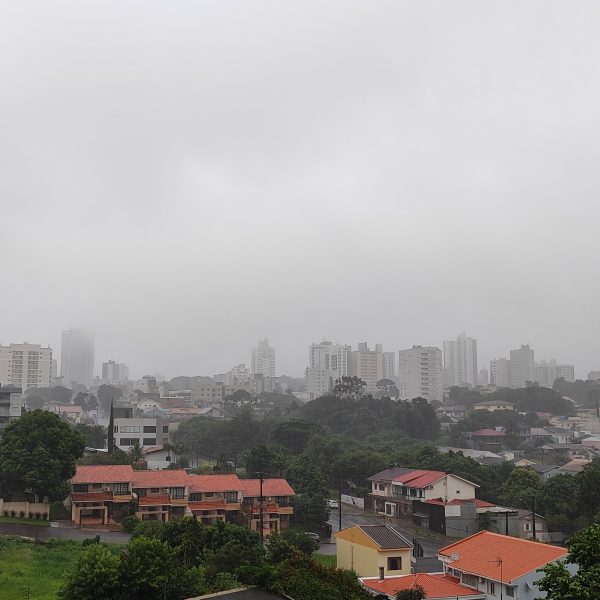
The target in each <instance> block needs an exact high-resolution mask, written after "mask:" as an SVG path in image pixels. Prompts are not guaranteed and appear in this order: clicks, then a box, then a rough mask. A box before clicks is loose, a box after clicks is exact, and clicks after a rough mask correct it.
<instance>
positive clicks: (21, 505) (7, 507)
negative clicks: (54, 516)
mask: <svg viewBox="0 0 600 600" xmlns="http://www.w3.org/2000/svg"><path fill="white" fill-rule="evenodd" d="M13 510H14V511H15V516H16V517H20V516H21V511H23V512H24V513H25V518H26V519H28V518H29V515H34V516H35V513H41V514H42V515H46V519H48V518H49V515H50V505H49V504H45V503H44V502H6V501H5V500H2V498H0V515H2V516H4V513H5V512H8V516H9V517H10V516H12V515H11V511H13Z"/></svg>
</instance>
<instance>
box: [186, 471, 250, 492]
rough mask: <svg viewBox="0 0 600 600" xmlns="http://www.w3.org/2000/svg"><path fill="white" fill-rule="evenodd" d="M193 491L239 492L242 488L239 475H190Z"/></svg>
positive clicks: (191, 489)
mask: <svg viewBox="0 0 600 600" xmlns="http://www.w3.org/2000/svg"><path fill="white" fill-rule="evenodd" d="M188 477H189V479H188V485H189V487H190V492H191V493H202V492H237V491H239V490H240V489H241V486H240V482H241V480H240V478H239V477H238V476H237V475H189V476H188Z"/></svg>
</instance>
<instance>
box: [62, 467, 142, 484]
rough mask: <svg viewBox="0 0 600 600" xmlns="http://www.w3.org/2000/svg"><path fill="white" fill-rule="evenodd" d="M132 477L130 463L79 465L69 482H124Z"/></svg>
mask: <svg viewBox="0 0 600 600" xmlns="http://www.w3.org/2000/svg"><path fill="white" fill-rule="evenodd" d="M132 479H133V469H132V468H131V465H79V466H78V467H77V471H76V473H75V477H73V479H71V483H125V482H127V481H131V480H132Z"/></svg>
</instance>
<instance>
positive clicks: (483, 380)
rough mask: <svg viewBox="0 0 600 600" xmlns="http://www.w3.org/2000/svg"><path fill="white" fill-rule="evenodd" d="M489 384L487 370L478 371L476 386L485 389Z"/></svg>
mask: <svg viewBox="0 0 600 600" xmlns="http://www.w3.org/2000/svg"><path fill="white" fill-rule="evenodd" d="M489 383H490V373H489V371H488V370H487V369H480V371H479V377H478V378H477V384H478V385H481V386H483V387H485V386H486V385H489Z"/></svg>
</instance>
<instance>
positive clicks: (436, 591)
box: [360, 573, 485, 600]
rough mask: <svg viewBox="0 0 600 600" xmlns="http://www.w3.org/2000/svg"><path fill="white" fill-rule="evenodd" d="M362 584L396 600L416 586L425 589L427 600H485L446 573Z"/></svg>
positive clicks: (366, 580)
mask: <svg viewBox="0 0 600 600" xmlns="http://www.w3.org/2000/svg"><path fill="white" fill-rule="evenodd" d="M360 582H361V583H362V584H363V586H364V587H365V588H367V590H369V591H370V592H371V593H372V594H383V595H384V596H387V597H388V598H389V599H390V600H395V598H396V594H397V593H398V592H400V591H402V590H411V589H413V588H415V587H416V586H420V587H422V588H423V591H424V592H425V597H426V598H427V600H457V599H460V600H484V599H485V595H484V594H482V593H481V592H478V591H477V590H474V589H473V588H470V587H467V586H464V585H461V583H460V580H459V579H457V578H456V577H452V576H450V575H446V574H445V573H416V574H414V575H401V576H399V577H385V578H383V579H381V578H379V577H361V578H360Z"/></svg>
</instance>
